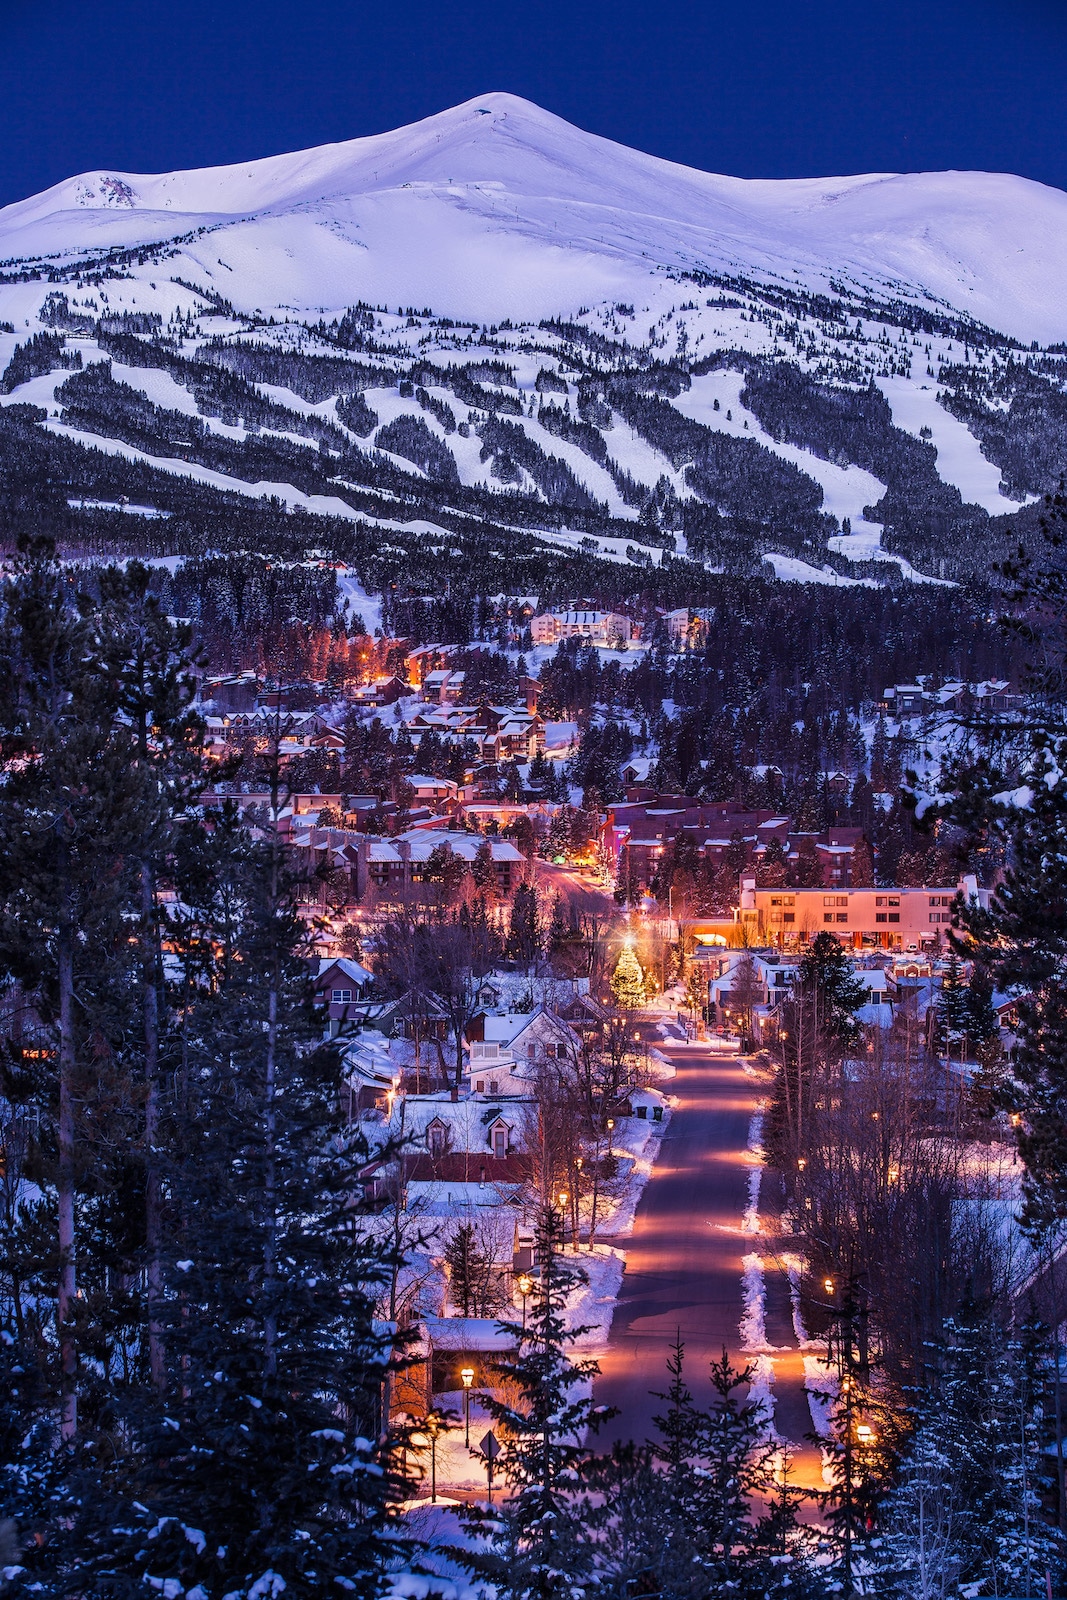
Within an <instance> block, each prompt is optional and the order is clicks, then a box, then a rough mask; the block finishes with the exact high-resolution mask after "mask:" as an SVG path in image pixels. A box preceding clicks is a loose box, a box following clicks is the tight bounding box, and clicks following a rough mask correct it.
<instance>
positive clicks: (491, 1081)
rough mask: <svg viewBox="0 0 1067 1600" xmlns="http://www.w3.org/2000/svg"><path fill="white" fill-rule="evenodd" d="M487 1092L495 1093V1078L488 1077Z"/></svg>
mask: <svg viewBox="0 0 1067 1600" xmlns="http://www.w3.org/2000/svg"><path fill="white" fill-rule="evenodd" d="M489 1093H490V1094H496V1079H495V1078H490V1079H489Z"/></svg>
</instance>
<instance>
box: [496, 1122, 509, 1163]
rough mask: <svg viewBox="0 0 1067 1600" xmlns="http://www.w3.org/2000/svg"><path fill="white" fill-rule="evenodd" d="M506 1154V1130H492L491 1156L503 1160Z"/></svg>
mask: <svg viewBox="0 0 1067 1600" xmlns="http://www.w3.org/2000/svg"><path fill="white" fill-rule="evenodd" d="M507 1153H508V1130H507V1129H506V1128H494V1129H493V1154H494V1155H495V1156H497V1157H499V1158H500V1159H503V1157H504V1156H506V1155H507Z"/></svg>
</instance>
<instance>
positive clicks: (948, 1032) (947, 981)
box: [937, 951, 970, 1053]
mask: <svg viewBox="0 0 1067 1600" xmlns="http://www.w3.org/2000/svg"><path fill="white" fill-rule="evenodd" d="M968 995H969V990H968V986H967V985H966V984H965V983H964V981H963V969H962V968H961V966H960V961H959V957H958V956H957V954H956V952H955V951H952V952H951V954H950V955H949V958H948V962H947V963H946V966H945V973H944V977H943V978H942V980H941V993H940V995H939V996H938V1000H937V1028H938V1037H939V1039H940V1041H941V1044H942V1046H943V1047H944V1048H947V1049H948V1051H949V1053H951V1051H952V1047H953V1045H954V1044H956V1045H957V1046H958V1042H959V1041H960V1040H963V1039H965V1038H966V1037H967V1033H968V1026H969V1023H970V1006H969V1005H968Z"/></svg>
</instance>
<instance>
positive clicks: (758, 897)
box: [738, 877, 961, 950]
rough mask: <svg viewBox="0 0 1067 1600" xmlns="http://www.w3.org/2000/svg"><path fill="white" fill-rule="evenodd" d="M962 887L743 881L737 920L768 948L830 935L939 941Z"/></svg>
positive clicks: (890, 946) (897, 944) (871, 941)
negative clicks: (770, 885)
mask: <svg viewBox="0 0 1067 1600" xmlns="http://www.w3.org/2000/svg"><path fill="white" fill-rule="evenodd" d="M960 887H961V886H958V885H945V886H937V887H931V888H922V889H837V890H833V891H827V890H825V889H758V888H757V887H756V881H755V879H754V878H749V877H744V878H742V880H741V905H740V910H739V913H738V915H739V920H740V921H741V923H742V924H743V925H744V927H745V928H746V930H747V932H748V935H749V938H750V940H751V942H752V944H753V945H757V946H763V947H769V946H772V945H773V946H779V947H781V946H782V945H785V944H788V943H790V942H791V941H793V940H797V939H805V940H806V939H813V938H814V937H815V935H816V934H817V933H823V932H827V933H832V934H834V935H835V936H836V937H837V938H838V939H840V940H841V942H842V943H843V944H851V945H852V946H853V947H854V948H855V949H857V950H858V949H861V948H862V947H863V946H864V945H868V946H878V947H880V948H882V949H885V950H896V949H916V950H918V949H921V948H922V947H923V946H927V945H938V944H940V943H941V942H942V941H943V939H944V938H945V936H946V935H947V933H948V930H949V927H950V926H951V923H952V905H953V902H954V901H955V899H956V895H957V893H959V890H960Z"/></svg>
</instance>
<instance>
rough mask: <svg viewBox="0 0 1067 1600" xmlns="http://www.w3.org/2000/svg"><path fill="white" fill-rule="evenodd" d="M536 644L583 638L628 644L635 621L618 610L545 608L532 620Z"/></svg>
mask: <svg viewBox="0 0 1067 1600" xmlns="http://www.w3.org/2000/svg"><path fill="white" fill-rule="evenodd" d="M530 633H531V636H532V638H533V642H534V644H558V643H559V641H560V640H561V639H584V640H586V641H587V642H588V643H589V644H606V645H613V644H629V642H630V640H631V638H632V636H633V624H632V623H631V621H630V619H629V617H624V616H621V615H620V614H619V613H618V612H617V611H545V612H543V613H542V614H541V616H539V617H534V619H533V621H532V622H531V623H530Z"/></svg>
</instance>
